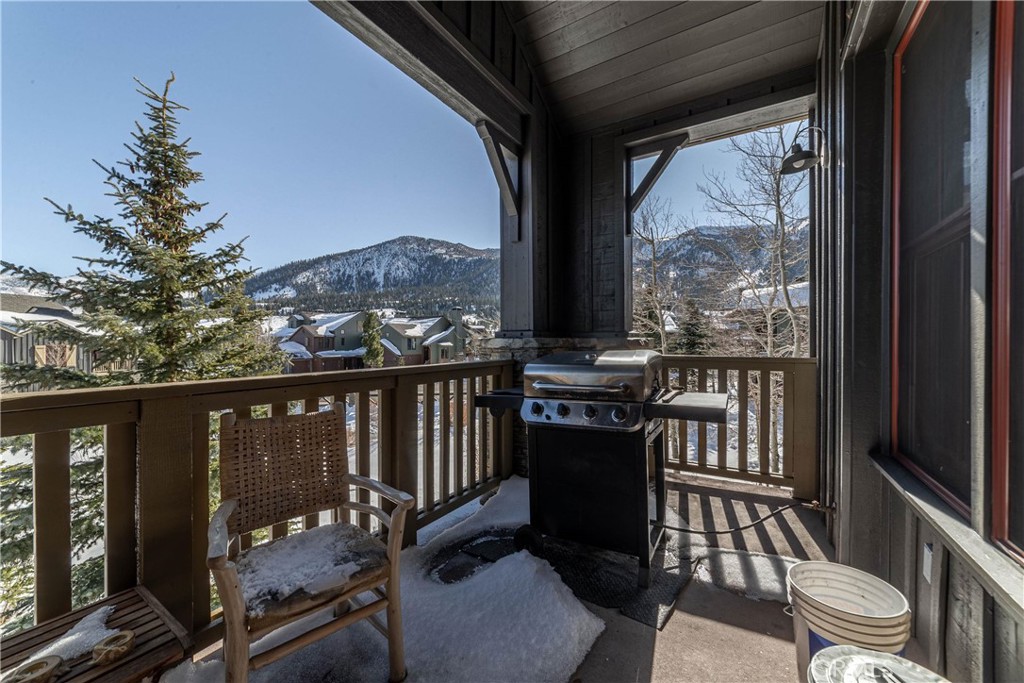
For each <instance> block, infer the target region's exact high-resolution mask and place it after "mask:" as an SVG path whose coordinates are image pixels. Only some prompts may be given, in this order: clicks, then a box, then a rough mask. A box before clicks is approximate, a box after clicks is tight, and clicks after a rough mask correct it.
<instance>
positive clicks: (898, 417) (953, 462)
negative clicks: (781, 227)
mask: <svg viewBox="0 0 1024 683" xmlns="http://www.w3.org/2000/svg"><path fill="white" fill-rule="evenodd" d="M971 18H972V7H971V3H933V4H930V5H927V11H924V6H922V8H921V9H919V11H918V13H917V14H915V16H914V19H912V20H911V23H910V27H909V28H908V30H907V33H906V34H905V35H904V38H903V40H902V41H901V43H900V45H899V47H898V48H897V51H896V55H895V57H894V66H893V68H894V71H895V73H894V79H893V80H894V87H895V91H894V103H893V110H894V111H893V116H894V119H893V140H894V150H893V161H894V165H895V168H894V172H893V178H894V183H895V184H896V187H895V188H894V191H893V196H894V201H895V205H894V207H893V214H894V216H893V218H894V220H893V252H894V253H893V279H894V282H893V284H894V292H895V295H894V297H893V301H892V308H893V323H894V325H893V350H892V354H893V370H894V371H893V413H894V414H893V425H894V426H893V442H894V443H893V446H894V452H895V453H896V454H897V456H898V457H900V458H901V459H902V460H903V461H904V462H905V463H907V464H908V465H909V466H910V467H911V469H913V470H915V471H916V472H917V473H918V474H919V475H923V476H924V477H925V478H927V479H928V480H929V483H930V484H932V485H933V486H934V487H935V488H936V489H937V490H938V491H939V492H940V493H942V494H943V495H944V497H946V498H947V500H949V502H951V503H952V504H954V506H956V507H957V508H958V509H959V510H960V511H961V512H966V510H967V509H968V508H969V507H970V504H971V420H970V408H971V390H972V388H971V384H970V380H971V353H972V347H971V326H970V316H969V312H970V311H969V308H970V293H971V240H970V232H971V209H970V206H971V203H970V193H971V174H970V151H971V110H970V101H969V97H970V93H971Z"/></svg>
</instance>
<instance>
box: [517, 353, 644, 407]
mask: <svg viewBox="0 0 1024 683" xmlns="http://www.w3.org/2000/svg"><path fill="white" fill-rule="evenodd" d="M660 375H661V354H659V353H657V352H655V351H570V352H567V353H555V354H552V355H550V356H544V357H542V358H538V359H537V360H535V361H533V362H531V363H528V364H527V365H526V367H525V368H524V370H523V393H524V394H525V395H526V396H529V397H541V398H569V399H584V400H589V401H631V402H641V401H645V400H647V399H649V398H650V397H651V396H653V395H654V394H655V393H656V392H657V391H658V390H659V388H660Z"/></svg>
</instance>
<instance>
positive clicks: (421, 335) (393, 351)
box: [381, 308, 467, 366]
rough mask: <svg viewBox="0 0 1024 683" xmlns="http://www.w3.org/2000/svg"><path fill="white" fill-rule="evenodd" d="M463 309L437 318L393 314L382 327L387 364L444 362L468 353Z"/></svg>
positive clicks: (455, 309)
mask: <svg viewBox="0 0 1024 683" xmlns="http://www.w3.org/2000/svg"><path fill="white" fill-rule="evenodd" d="M466 339H467V335H466V330H465V328H464V326H463V324H462V309H461V308H453V309H452V310H451V311H449V312H448V314H447V315H443V316H438V317H434V318H391V319H389V320H386V321H384V325H383V327H382V328H381V343H382V344H383V345H384V365H385V366H391V365H422V364H424V363H445V362H450V361H454V360H457V359H461V358H463V357H464V356H465V349H466Z"/></svg>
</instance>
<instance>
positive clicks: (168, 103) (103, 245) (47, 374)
mask: <svg viewBox="0 0 1024 683" xmlns="http://www.w3.org/2000/svg"><path fill="white" fill-rule="evenodd" d="M173 81H174V75H173V74H172V75H171V78H170V79H169V80H168V81H167V83H166V85H165V87H164V90H163V93H157V92H155V91H153V90H151V89H150V88H148V87H146V86H145V85H144V84H142V83H141V82H138V81H136V82H138V83H139V86H140V89H139V90H138V92H139V93H140V94H141V95H142V96H143V97H144V98H146V107H147V111H146V114H145V116H146V119H147V120H148V122H149V125H148V127H147V128H143V127H142V126H141V125H139V124H138V123H136V130H135V132H133V133H132V137H133V139H134V143H133V144H130V145H127V148H128V150H129V155H128V159H127V160H125V161H123V162H120V163H119V164H118V165H117V166H111V167H109V168H108V167H105V166H103V165H101V164H99V163H98V162H96V163H97V165H98V166H99V167H100V168H101V169H103V171H104V172H105V173H106V174H107V178H106V185H107V186H108V188H109V192H108V194H109V195H110V196H112V197H113V198H114V200H115V203H116V206H117V207H118V208H119V214H118V215H119V218H120V221H115V220H114V219H110V218H100V217H95V218H92V219H89V218H86V217H85V216H84V215H82V214H79V213H76V212H75V211H74V209H73V208H72V207H71V206H70V205H69V206H67V207H66V208H62V207H61V206H60V205H58V204H57V203H56V202H54V201H52V200H49V199H47V201H49V202H50V204H52V205H53V206H54V207H55V208H56V213H57V214H58V215H60V216H62V217H63V218H64V220H65V222H67V223H71V224H72V225H73V229H74V231H75V232H78V233H82V234H84V235H86V236H88V237H90V238H91V239H93V240H95V241H96V242H97V243H99V245H100V250H101V253H102V255H101V256H98V257H91V258H85V259H83V260H84V261H85V263H86V267H83V268H79V269H78V271H77V273H76V274H75V276H74V277H71V278H62V277H58V276H56V275H53V274H50V273H44V272H40V271H37V270H35V269H32V268H27V267H22V266H17V265H14V264H11V263H8V262H6V261H4V262H2V266H3V272H5V273H16V274H17V275H18V276H19V277H20V278H21V279H23V280H25V281H26V282H27V283H29V284H31V285H33V286H35V287H37V288H41V289H43V290H44V291H47V292H49V293H51V295H52V296H53V298H54V299H55V300H57V301H59V302H60V303H63V304H65V305H67V306H69V307H71V308H74V309H77V310H80V311H81V313H80V318H81V320H82V321H83V323H84V329H77V328H72V327H69V326H66V325H51V326H48V327H46V326H39V325H34V326H33V325H26V327H27V328H30V329H34V331H36V332H37V333H40V334H42V335H44V336H45V338H46V339H47V340H48V341H51V342H57V343H64V344H68V345H77V346H80V347H81V348H83V349H85V350H86V351H87V352H90V353H92V354H93V357H94V359H95V363H96V364H97V365H104V364H107V363H114V362H120V363H121V364H122V365H123V368H124V369H112V370H111V371H110V372H109V373H107V374H103V375H92V374H88V373H85V372H83V371H81V370H78V369H77V368H73V367H70V368H69V367H54V366H46V365H43V366H33V365H27V364H22V365H9V366H5V367H4V368H3V371H4V383H5V384H6V385H7V386H11V387H15V388H17V387H28V386H32V385H39V387H41V388H45V389H66V388H74V387H82V386H106V385H123V384H137V383H154V382H170V381H179V380H196V379H210V378H218V377H242V376H251V375H258V374H267V373H272V372H278V371H280V370H281V369H282V368H283V365H284V357H283V355H282V354H281V353H280V352H279V351H278V350H277V349H276V347H274V346H272V345H271V344H269V343H268V342H265V341H263V340H262V338H261V337H262V335H261V329H260V322H261V320H262V318H263V316H264V314H263V313H261V312H259V311H258V310H256V309H255V308H254V307H253V305H252V301H251V300H250V299H249V298H248V297H247V296H245V294H244V290H243V286H244V284H245V280H246V278H247V277H248V276H249V275H250V273H251V271H250V270H248V269H242V268H240V264H241V262H242V261H243V260H244V253H243V249H242V244H241V242H238V243H233V244H227V245H225V246H223V247H220V248H217V249H214V250H213V251H212V252H210V253H207V252H203V251H201V247H202V245H203V244H204V242H205V241H206V240H207V238H209V237H210V235H212V234H213V233H215V232H217V231H219V230H221V229H222V227H223V226H222V220H223V216H221V218H219V219H217V220H216V221H213V222H209V223H205V224H201V225H197V226H191V225H189V221H190V219H193V218H194V217H195V216H196V215H197V214H198V213H199V212H200V211H201V210H202V209H203V208H204V206H205V205H204V204H201V203H199V202H195V201H192V200H190V199H189V198H188V197H187V195H186V193H185V192H186V190H187V189H188V188H189V187H190V186H191V185H193V184H195V183H197V182H199V181H201V180H202V175H201V174H200V173H198V172H197V171H195V170H193V169H192V168H190V167H189V162H190V161H191V160H192V159H193V158H194V157H196V156H197V155H198V152H194V151H191V150H189V148H188V143H189V140H184V141H181V142H179V141H178V122H177V118H176V113H177V112H178V111H181V110H185V109H186V107H184V106H182V105H180V104H178V103H176V102H174V101H172V100H170V99H169V98H168V92H169V89H170V85H171V83H172V82H173ZM102 444H103V430H102V428H100V427H89V428H84V429H76V430H73V431H72V453H71V459H72V464H71V480H72V481H71V487H72V506H71V510H72V519H71V524H72V552H73V555H74V558H73V559H74V560H75V563H74V565H73V567H72V593H73V600H74V605H75V606H79V605H84V604H88V603H90V602H93V601H95V600H97V599H98V598H99V597H100V596H101V595H102V593H103V557H102V556H99V557H93V558H91V559H83V558H84V556H85V555H87V554H88V553H89V551H90V549H92V548H94V547H95V546H96V544H97V543H98V542H100V541H101V540H102V539H103V448H102ZM31 449H32V443H31V437H28V436H25V437H14V438H9V439H3V440H2V441H0V450H2V451H3V452H4V453H5V454H8V453H10V454H12V455H14V456H15V458H16V459H17V460H21V461H22V462H17V461H15V462H14V463H3V466H2V469H0V522H2V524H0V555H2V557H3V562H2V565H0V575H2V576H0V578H2V588H0V625H2V629H3V631H4V632H10V631H13V630H17V629H19V628H22V627H24V626H26V625H28V624H30V623H31V620H32V603H33V595H32V592H33V576H32V572H33V559H32V553H33V548H32V535H33V529H32V466H31V465H30V464H28V463H26V462H23V461H24V460H27V459H30V458H31V453H32V450H31ZM213 466H214V467H216V462H214V463H213Z"/></svg>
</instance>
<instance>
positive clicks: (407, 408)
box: [381, 375, 419, 547]
mask: <svg viewBox="0 0 1024 683" xmlns="http://www.w3.org/2000/svg"><path fill="white" fill-rule="evenodd" d="M393 397H394V399H393V400H394V403H393V409H392V411H391V423H390V424H391V433H392V435H393V436H392V449H391V451H390V452H389V453H383V452H382V453H381V465H382V470H383V463H384V460H387V459H390V460H392V462H393V463H394V464H393V465H392V468H391V477H392V479H391V481H388V480H387V479H385V480H384V483H386V484H390V485H392V486H394V487H395V488H397V489H398V490H399V491H405V492H406V493H409V494H411V495H413V496H416V495H417V494H418V493H419V443H418V441H419V439H418V437H419V420H417V416H416V413H417V410H416V407H417V403H418V401H419V385H418V384H417V382H416V379H415V378H413V377H407V376H404V375H399V376H398V377H397V382H396V385H395V388H394V389H393ZM418 505H419V502H417V507H418ZM410 513H411V514H408V515H406V517H405V532H404V535H403V536H402V547H406V546H410V545H416V523H417V515H416V508H414V509H413V510H411V511H410Z"/></svg>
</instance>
